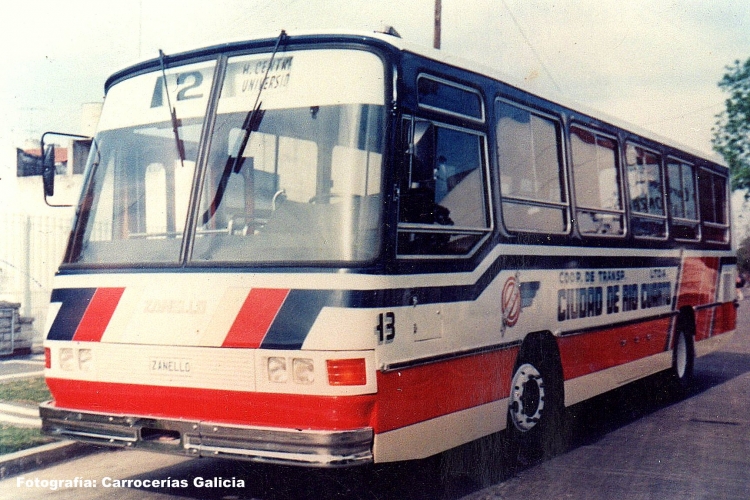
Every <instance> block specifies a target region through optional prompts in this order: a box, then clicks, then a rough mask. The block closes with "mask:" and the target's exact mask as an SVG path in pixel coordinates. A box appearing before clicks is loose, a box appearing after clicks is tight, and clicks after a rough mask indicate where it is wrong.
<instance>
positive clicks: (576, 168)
mask: <svg viewBox="0 0 750 500" xmlns="http://www.w3.org/2000/svg"><path fill="white" fill-rule="evenodd" d="M570 144H571V149H572V151H571V152H572V156H573V180H574V183H575V194H576V205H577V210H576V214H577V217H576V219H577V221H578V230H579V231H580V233H581V234H582V235H584V236H623V235H624V234H625V225H624V210H623V205H622V199H621V194H620V193H621V192H622V190H621V188H620V176H619V171H618V168H617V141H616V140H615V139H613V138H610V137H607V136H605V135H602V134H598V133H595V132H592V131H589V130H586V129H583V128H580V127H575V126H574V127H571V129H570Z"/></svg>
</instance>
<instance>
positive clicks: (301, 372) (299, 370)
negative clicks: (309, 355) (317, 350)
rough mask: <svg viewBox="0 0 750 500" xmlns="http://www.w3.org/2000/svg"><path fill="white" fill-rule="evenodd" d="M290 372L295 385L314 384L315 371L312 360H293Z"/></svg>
mask: <svg viewBox="0 0 750 500" xmlns="http://www.w3.org/2000/svg"><path fill="white" fill-rule="evenodd" d="M292 370H293V372H294V381H295V382H296V383H298V384H305V385H309V384H312V383H313V382H315V369H314V367H313V360H312V359H305V358H294V359H293V360H292Z"/></svg>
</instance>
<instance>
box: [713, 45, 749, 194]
mask: <svg viewBox="0 0 750 500" xmlns="http://www.w3.org/2000/svg"><path fill="white" fill-rule="evenodd" d="M726 70H727V72H726V74H725V75H724V77H723V78H722V79H721V80H720V81H719V88H721V89H722V90H723V91H724V92H726V93H728V94H729V97H728V98H727V100H726V102H725V105H726V109H725V110H724V111H722V112H721V113H720V114H719V115H717V122H716V126H715V127H714V129H713V134H714V136H713V139H712V140H711V142H712V144H713V147H714V150H716V152H717V153H719V154H720V155H722V156H723V157H724V159H725V160H726V162H727V164H728V165H729V171H730V173H731V176H732V189H745V190H748V193H750V59H748V60H747V61H745V62H744V63H743V62H740V61H739V60H737V61H735V62H734V65H732V66H727V67H726ZM746 196H748V195H746Z"/></svg>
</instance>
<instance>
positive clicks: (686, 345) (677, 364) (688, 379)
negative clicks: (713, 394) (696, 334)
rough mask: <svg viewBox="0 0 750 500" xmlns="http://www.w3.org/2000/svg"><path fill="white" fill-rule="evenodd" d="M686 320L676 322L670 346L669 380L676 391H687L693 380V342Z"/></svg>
mask: <svg viewBox="0 0 750 500" xmlns="http://www.w3.org/2000/svg"><path fill="white" fill-rule="evenodd" d="M691 332H692V329H691V328H689V326H688V322H687V321H684V320H681V321H678V323H677V328H676V329H675V335H674V346H673V348H672V368H671V369H670V373H669V376H670V380H671V382H672V383H673V385H674V386H675V388H676V389H677V391H678V392H684V391H687V390H688V389H689V388H690V387H691V386H692V385H693V382H694V380H695V378H694V377H695V374H694V367H695V344H694V342H693V336H692V334H691Z"/></svg>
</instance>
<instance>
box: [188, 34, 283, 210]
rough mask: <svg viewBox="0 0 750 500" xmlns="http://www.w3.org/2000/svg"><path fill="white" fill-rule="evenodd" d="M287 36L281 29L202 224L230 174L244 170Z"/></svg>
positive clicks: (217, 204)
mask: <svg viewBox="0 0 750 500" xmlns="http://www.w3.org/2000/svg"><path fill="white" fill-rule="evenodd" d="M285 37H286V31H284V30H281V33H279V37H278V38H277V39H276V45H275V46H274V48H273V52H272V53H271V60H270V61H269V63H268V67H267V68H266V73H265V75H263V80H261V84H260V87H259V88H258V94H257V95H256V96H255V104H253V108H252V109H251V110H250V111H249V112H248V114H247V116H246V117H245V121H244V122H243V124H242V129H243V130H244V131H245V133H244V134H243V136H242V142H241V143H240V147H239V148H238V149H237V156H235V157H232V156H231V155H230V156H229V158H227V162H226V164H225V165H224V171H223V172H222V173H221V179H220V180H219V185H218V186H217V187H216V194H215V195H214V199H213V200H212V201H211V204H210V205H209V206H208V208H207V209H206V211H205V212H204V213H203V217H201V223H202V224H206V223H207V222H208V221H209V220H211V217H213V216H214V214H215V213H216V210H218V208H219V205H221V200H222V198H223V197H224V191H225V190H226V187H227V182H229V176H230V175H231V174H232V172H234V173H236V174H237V173H239V172H240V170H242V164H243V163H244V161H245V158H244V156H243V154H244V153H245V148H246V147H247V143H248V141H249V140H250V134H251V133H252V132H253V131H256V130H258V127H260V122H261V121H263V116H264V115H265V111H263V110H262V109H260V106H261V104H262V102H261V100H260V96H261V94H262V93H263V87H264V84H265V82H266V79H267V78H268V73H269V71H270V70H271V66H272V65H273V60H274V58H275V57H276V53H277V52H278V51H279V45H281V42H282V40H284V38H285Z"/></svg>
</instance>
